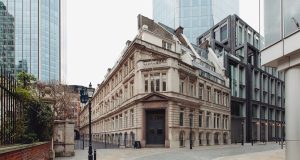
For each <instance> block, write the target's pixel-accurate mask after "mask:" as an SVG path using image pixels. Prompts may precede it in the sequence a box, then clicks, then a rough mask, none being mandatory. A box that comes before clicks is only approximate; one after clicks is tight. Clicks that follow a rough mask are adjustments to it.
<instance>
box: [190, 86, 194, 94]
mask: <svg viewBox="0 0 300 160" xmlns="http://www.w3.org/2000/svg"><path fill="white" fill-rule="evenodd" d="M190 96H194V85H193V84H192V83H190Z"/></svg>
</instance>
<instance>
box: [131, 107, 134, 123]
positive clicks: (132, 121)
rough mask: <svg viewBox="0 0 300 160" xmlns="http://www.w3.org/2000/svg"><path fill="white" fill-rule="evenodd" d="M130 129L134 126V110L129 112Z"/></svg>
mask: <svg viewBox="0 0 300 160" xmlns="http://www.w3.org/2000/svg"><path fill="white" fill-rule="evenodd" d="M130 119H131V120H130V121H131V127H133V126H134V110H133V109H132V110H130Z"/></svg>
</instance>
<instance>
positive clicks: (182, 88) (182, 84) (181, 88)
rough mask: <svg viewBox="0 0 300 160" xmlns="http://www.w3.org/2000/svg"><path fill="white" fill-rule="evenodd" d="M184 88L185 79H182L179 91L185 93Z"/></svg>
mask: <svg viewBox="0 0 300 160" xmlns="http://www.w3.org/2000/svg"><path fill="white" fill-rule="evenodd" d="M183 90H184V81H183V80H180V84H179V93H181V94H183Z"/></svg>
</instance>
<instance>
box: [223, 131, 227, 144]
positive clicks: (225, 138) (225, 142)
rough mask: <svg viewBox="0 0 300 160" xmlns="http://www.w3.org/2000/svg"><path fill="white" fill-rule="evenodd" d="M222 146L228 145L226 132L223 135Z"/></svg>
mask: <svg viewBox="0 0 300 160" xmlns="http://www.w3.org/2000/svg"><path fill="white" fill-rule="evenodd" d="M223 144H228V133H227V132H224V133H223Z"/></svg>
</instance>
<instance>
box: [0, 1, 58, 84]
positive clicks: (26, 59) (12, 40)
mask: <svg viewBox="0 0 300 160" xmlns="http://www.w3.org/2000/svg"><path fill="white" fill-rule="evenodd" d="M60 16H61V2H60V0H0V28H1V33H0V48H2V50H1V49H0V55H1V56H0V62H1V63H2V65H5V67H6V68H9V69H10V72H11V73H12V74H14V75H16V74H17V72H19V71H26V72H29V73H32V74H33V75H35V76H36V77H37V78H38V79H39V80H41V81H44V82H50V81H61V76H60V75H61V58H60V57H61V51H60V48H61V47H60V42H61V40H60V38H61V36H60V35H61V29H60V28H61V27H60V26H61V24H60V23H61V21H60ZM3 31H4V32H3ZM4 55H5V56H4ZM8 59H9V62H10V63H8ZM3 61H5V62H6V63H4V62H3ZM11 62H14V64H12V63H11Z"/></svg>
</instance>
